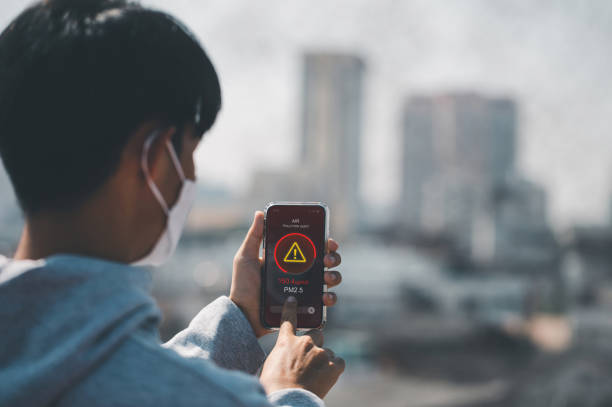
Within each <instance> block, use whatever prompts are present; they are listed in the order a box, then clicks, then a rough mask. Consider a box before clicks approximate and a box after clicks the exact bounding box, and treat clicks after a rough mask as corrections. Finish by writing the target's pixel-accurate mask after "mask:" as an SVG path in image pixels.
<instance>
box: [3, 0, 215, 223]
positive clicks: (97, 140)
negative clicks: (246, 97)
mask: <svg viewBox="0 0 612 407" xmlns="http://www.w3.org/2000/svg"><path fill="white" fill-rule="evenodd" d="M220 106H221V91H220V86H219V81H218V78H217V74H216V72H215V69H214V67H213V65H212V63H211V62H210V60H209V58H208V57H207V55H206V53H205V52H204V50H203V49H202V47H201V46H200V44H199V43H198V41H197V40H196V39H195V38H194V36H193V35H192V34H191V33H190V32H189V31H188V30H187V29H186V28H185V27H184V26H183V25H182V24H181V23H180V22H178V21H177V20H175V19H174V18H173V17H171V16H169V15H168V14H165V13H163V12H160V11H155V10H151V9H147V8H145V7H142V6H140V5H139V4H137V3H132V2H129V1H125V0H46V1H41V2H38V3H35V4H34V5H32V6H31V7H29V8H27V9H26V10H25V11H23V12H22V13H21V14H20V15H19V16H18V17H17V18H16V19H15V20H14V21H13V22H11V23H10V24H9V26H8V27H7V28H6V29H5V30H4V31H3V32H2V34H1V35H0V155H1V156H2V159H3V162H4V166H5V168H6V170H7V172H8V174H9V177H10V178H11V181H12V183H13V186H14V188H15V193H16V195H17V198H18V200H19V203H20V205H21V207H22V209H23V210H24V211H25V213H26V214H35V213H38V212H40V211H46V210H58V209H60V210H61V209H64V210H65V209H71V208H73V207H75V206H77V205H78V204H80V203H81V202H83V200H85V199H86V198H87V197H88V196H90V195H91V194H92V193H93V192H94V191H95V190H96V189H97V188H99V187H100V186H102V185H103V184H104V183H105V181H106V180H107V179H108V178H109V177H110V176H111V175H112V174H113V173H114V171H115V170H116V168H117V166H118V163H119V160H120V157H121V153H122V151H123V149H124V147H125V145H126V143H127V141H128V139H129V138H130V135H131V134H133V131H134V130H136V129H137V127H138V126H139V125H140V124H142V123H143V122H145V121H146V120H150V119H158V120H161V121H162V122H163V123H166V124H168V125H175V126H177V128H181V127H182V125H184V124H186V123H192V124H195V126H196V131H197V137H201V136H202V134H204V132H206V131H207V130H208V129H210V127H211V126H212V125H213V123H214V121H215V118H216V116H217V113H218V111H219V109H220ZM179 140H180V138H179V137H176V138H175V140H173V142H174V143H175V145H176V146H177V148H178V149H179V150H180V148H181V146H180V141H179Z"/></svg>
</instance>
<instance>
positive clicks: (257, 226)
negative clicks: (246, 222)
mask: <svg viewBox="0 0 612 407" xmlns="http://www.w3.org/2000/svg"><path fill="white" fill-rule="evenodd" d="M263 219H264V214H263V212H262V211H255V215H254V216H253V223H252V224H251V227H250V228H249V231H248V232H247V235H246V237H245V238H244V242H242V255H243V256H245V257H247V258H259V247H260V246H261V240H262V239H263V229H264V227H263Z"/></svg>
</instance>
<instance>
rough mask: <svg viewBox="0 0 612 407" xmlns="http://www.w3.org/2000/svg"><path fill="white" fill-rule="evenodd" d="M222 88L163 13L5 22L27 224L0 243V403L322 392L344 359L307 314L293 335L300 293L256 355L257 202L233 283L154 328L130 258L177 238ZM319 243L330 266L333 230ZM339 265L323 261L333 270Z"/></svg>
mask: <svg viewBox="0 0 612 407" xmlns="http://www.w3.org/2000/svg"><path fill="white" fill-rule="evenodd" d="M220 104H221V96H220V87H219V82H218V79H217V75H216V73H215V70H214V68H213V66H212V64H211V62H210V60H209V59H208V57H207V56H206V54H205V52H204V51H203V49H202V48H201V46H200V45H199V43H198V42H197V40H195V38H194V37H193V36H192V35H191V34H190V33H189V32H188V31H187V30H186V29H185V27H183V26H182V25H181V24H180V23H179V22H178V21H176V20H175V19H173V18H172V17H171V16H169V15H167V14H165V13H162V12H158V11H153V10H149V9H146V8H143V7H141V6H139V5H137V4H133V3H128V2H126V1H125V0H45V1H42V2H39V3H36V4H34V5H33V6H31V7H29V8H28V9H26V10H25V11H24V12H23V13H21V14H20V15H19V16H18V17H17V18H16V19H15V20H14V21H13V22H12V23H11V24H10V25H9V26H8V27H7V28H6V29H5V31H4V32H3V33H2V35H1V36H0V155H1V157H2V160H3V163H4V165H5V168H6V170H7V172H8V174H9V176H10V178H11V181H12V184H13V187H14V189H15V193H16V195H17V198H18V200H19V203H20V206H21V208H22V210H23V212H24V214H25V228H24V231H23V235H22V237H21V240H20V242H19V245H18V247H17V251H16V253H15V255H14V257H13V258H12V259H7V258H1V259H0V327H1V329H2V331H1V335H0V405H3V406H42V405H58V406H145V405H172V406H196V405H206V406H270V405H292V406H316V405H322V401H321V398H322V397H324V396H325V394H326V393H327V392H328V391H329V390H330V388H331V387H332V386H333V385H334V383H335V382H336V380H337V379H338V376H339V375H340V374H341V373H342V371H343V369H344V362H343V360H342V359H341V358H339V357H337V356H335V355H334V353H333V352H332V351H331V350H328V349H324V348H322V345H323V337H322V334H321V332H320V331H316V330H315V331H311V332H309V333H308V334H307V335H304V336H300V337H298V336H296V335H295V324H296V322H295V321H296V306H297V304H296V300H295V298H290V299H289V300H288V301H287V303H286V304H285V306H284V308H283V316H282V320H283V323H282V326H281V330H280V334H279V338H278V341H277V343H276V346H275V347H274V349H273V350H272V352H271V353H270V354H269V355H268V357H267V359H266V361H265V363H263V362H264V357H265V355H264V353H263V351H262V350H261V348H260V347H259V345H258V342H257V338H258V337H260V336H262V335H264V334H267V333H269V331H267V330H266V329H264V328H263V326H262V325H261V323H260V322H259V317H258V315H259V289H260V283H261V282H260V274H259V273H260V267H261V265H262V259H261V258H260V257H259V247H260V244H261V240H262V234H263V213H262V212H260V211H257V212H256V213H255V216H254V219H253V223H252V225H251V227H250V230H249V231H248V233H247V236H246V238H245V240H244V242H243V244H242V246H241V247H240V248H239V250H238V252H237V253H236V256H235V257H234V270H233V278H232V285H231V290H230V294H229V297H225V296H223V297H220V298H218V299H217V300H215V301H214V302H213V303H211V304H209V305H208V306H207V307H205V308H204V309H202V311H201V312H200V313H199V314H198V315H197V316H196V317H195V318H194V319H193V321H191V323H190V324H189V327H188V328H187V329H185V330H184V331H182V332H180V333H179V334H177V335H176V336H175V337H174V338H172V339H171V340H170V341H169V342H168V343H165V344H161V343H160V341H159V338H158V331H157V327H158V323H159V319H160V314H159V310H158V308H157V306H156V305H155V303H154V301H153V299H152V297H151V295H150V292H149V285H150V275H149V272H148V269H146V268H143V267H139V266H143V265H157V264H161V263H163V262H164V261H165V259H167V258H168V257H169V256H170V255H171V254H172V252H173V251H174V249H175V247H176V243H177V242H178V239H179V237H180V233H181V230H182V227H183V224H184V221H185V219H186V216H187V213H188V211H189V208H190V204H191V201H192V199H193V192H194V189H193V186H194V185H193V181H194V180H195V169H194V162H193V152H194V149H195V148H196V146H197V145H198V142H199V141H200V139H201V137H202V135H203V134H204V133H205V132H206V131H208V130H209V129H210V127H211V126H212V125H213V123H214V121H215V118H216V115H217V113H218V111H219V108H220ZM327 247H328V253H327V254H326V256H325V259H324V263H325V265H326V266H327V267H328V268H333V267H335V266H337V265H338V264H340V256H339V255H338V254H337V253H336V250H337V249H338V244H337V243H336V242H334V241H333V240H331V239H330V240H329V241H328V242H327ZM340 280H341V275H340V273H339V272H337V271H327V272H326V274H325V281H326V283H327V284H328V285H329V286H333V285H336V284H338V283H339V282H340ZM323 301H324V303H325V304H326V305H328V306H331V305H334V303H335V302H336V296H335V295H334V294H332V293H327V294H325V295H324V297H323ZM262 363H263V367H261V364H262ZM260 367H261V375H260V377H259V379H258V378H257V377H256V376H254V374H255V373H256V372H257V371H258V370H259V368H260Z"/></svg>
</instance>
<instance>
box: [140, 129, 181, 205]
mask: <svg viewBox="0 0 612 407" xmlns="http://www.w3.org/2000/svg"><path fill="white" fill-rule="evenodd" d="M159 133H160V130H156V131H155V132H153V134H151V135H150V136H149V137H148V138H147V139H146V140H145V142H144V147H143V149H142V157H141V161H140V163H141V166H142V170H143V171H144V173H145V177H146V179H147V183H148V184H149V188H151V192H153V195H155V198H157V201H158V202H159V204H160V205H161V207H162V209H163V210H164V212H165V213H166V215H167V214H168V213H169V210H168V205H167V204H166V200H165V199H164V197H163V196H162V194H161V192H159V189H158V188H157V185H155V183H154V182H153V180H152V179H151V175H150V173H149V163H148V161H149V148H150V147H151V143H153V141H154V140H155V138H156V137H157V136H158V135H159ZM170 155H172V154H170ZM175 156H176V155H175ZM175 165H176V164H175ZM181 174H182V170H181Z"/></svg>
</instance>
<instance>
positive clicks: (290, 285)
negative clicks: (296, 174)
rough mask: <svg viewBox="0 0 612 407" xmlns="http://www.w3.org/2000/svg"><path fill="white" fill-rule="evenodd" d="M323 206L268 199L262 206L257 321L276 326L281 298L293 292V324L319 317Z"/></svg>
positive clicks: (318, 322) (314, 323)
mask: <svg viewBox="0 0 612 407" xmlns="http://www.w3.org/2000/svg"><path fill="white" fill-rule="evenodd" d="M326 216H327V210H326V208H325V206H323V205H318V204H312V205H310V204H304V205H283V204H273V205H270V206H269V207H268V209H267V210H266V217H265V228H264V229H265V232H264V233H265V234H264V259H265V263H264V269H263V280H262V315H261V316H262V322H263V324H264V326H268V327H272V328H278V327H279V326H280V318H281V313H282V309H283V304H284V303H285V300H286V299H287V297H289V296H290V295H293V296H294V297H295V298H297V301H298V308H297V312H298V314H297V327H298V328H318V327H321V326H322V324H323V323H324V309H323V298H322V296H323V284H324V280H323V272H324V265H323V257H324V256H325V239H326Z"/></svg>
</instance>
